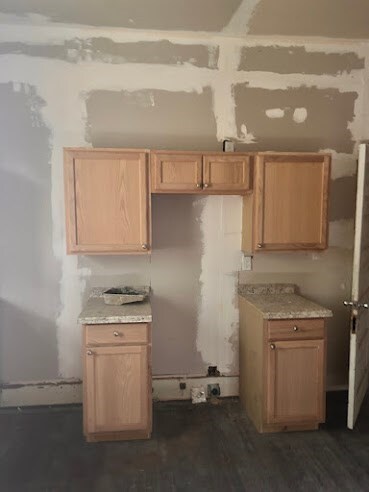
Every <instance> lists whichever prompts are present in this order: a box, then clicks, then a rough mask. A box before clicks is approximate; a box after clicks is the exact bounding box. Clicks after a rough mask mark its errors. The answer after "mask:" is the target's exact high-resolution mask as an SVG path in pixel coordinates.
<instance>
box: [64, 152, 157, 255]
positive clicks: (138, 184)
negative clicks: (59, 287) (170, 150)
mask: <svg viewBox="0 0 369 492" xmlns="http://www.w3.org/2000/svg"><path fill="white" fill-rule="evenodd" d="M65 190H66V193H65V198H66V200H65V201H66V212H67V245H68V253H109V252H110V253H129V252H135V253H136V252H147V251H148V250H149V204H150V195H149V189H148V173H147V162H146V154H145V153H144V152H119V151H108V150H103V149H93V150H73V149H70V150H66V151H65Z"/></svg>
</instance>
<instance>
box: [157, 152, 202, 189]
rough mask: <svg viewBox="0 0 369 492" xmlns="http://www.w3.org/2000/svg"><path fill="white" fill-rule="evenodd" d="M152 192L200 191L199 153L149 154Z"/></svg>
mask: <svg viewBox="0 0 369 492" xmlns="http://www.w3.org/2000/svg"><path fill="white" fill-rule="evenodd" d="M151 171H152V183H151V190H152V192H153V193H173V192H178V193H179V192H181V193H193V192H198V191H201V184H202V156H201V154H175V153H173V154H170V153H167V154H166V153H163V154H159V153H152V154H151Z"/></svg>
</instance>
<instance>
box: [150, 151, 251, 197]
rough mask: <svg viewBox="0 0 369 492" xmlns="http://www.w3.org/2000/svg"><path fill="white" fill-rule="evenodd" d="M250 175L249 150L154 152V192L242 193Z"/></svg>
mask: <svg viewBox="0 0 369 492" xmlns="http://www.w3.org/2000/svg"><path fill="white" fill-rule="evenodd" d="M250 175H251V165H250V155H248V154H237V153H232V154H231V155H227V154H225V153H219V154H216V153H214V154H211V153H206V154H201V153H195V152H183V153H182V152H181V153H180V152H174V151H173V152H170V151H166V152H164V151H163V152H159V151H157V152H156V151H155V152H151V191H152V193H191V194H193V193H200V194H218V195H221V194H233V195H242V194H245V193H247V192H248V191H250V188H251V180H250Z"/></svg>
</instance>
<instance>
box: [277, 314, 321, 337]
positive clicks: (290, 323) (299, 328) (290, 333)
mask: <svg viewBox="0 0 369 492" xmlns="http://www.w3.org/2000/svg"><path fill="white" fill-rule="evenodd" d="M313 338H324V320H323V319H281V320H273V321H269V322H268V340H298V339H305V340H306V339H313Z"/></svg>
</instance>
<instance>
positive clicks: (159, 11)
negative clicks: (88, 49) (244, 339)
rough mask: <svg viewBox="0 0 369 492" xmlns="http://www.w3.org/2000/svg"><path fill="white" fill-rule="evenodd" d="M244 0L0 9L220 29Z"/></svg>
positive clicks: (12, 4)
mask: <svg viewBox="0 0 369 492" xmlns="http://www.w3.org/2000/svg"><path fill="white" fill-rule="evenodd" d="M241 1H242V0H186V1H183V0H151V1H147V0H105V2H101V0H63V1H59V2H55V1H53V2H50V1H49V0H2V1H1V4H0V12H3V13H7V14H16V15H21V16H24V15H27V14H39V15H43V16H45V17H47V18H49V19H50V20H52V21H53V22H65V23H73V24H87V25H91V26H115V27H130V28H139V29H171V30H186V31H187V30H188V31H219V30H221V29H222V28H223V27H224V26H226V25H227V24H228V22H229V21H230V19H231V18H232V15H233V14H234V13H235V11H236V10H237V8H238V7H239V5H240V4H241Z"/></svg>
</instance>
